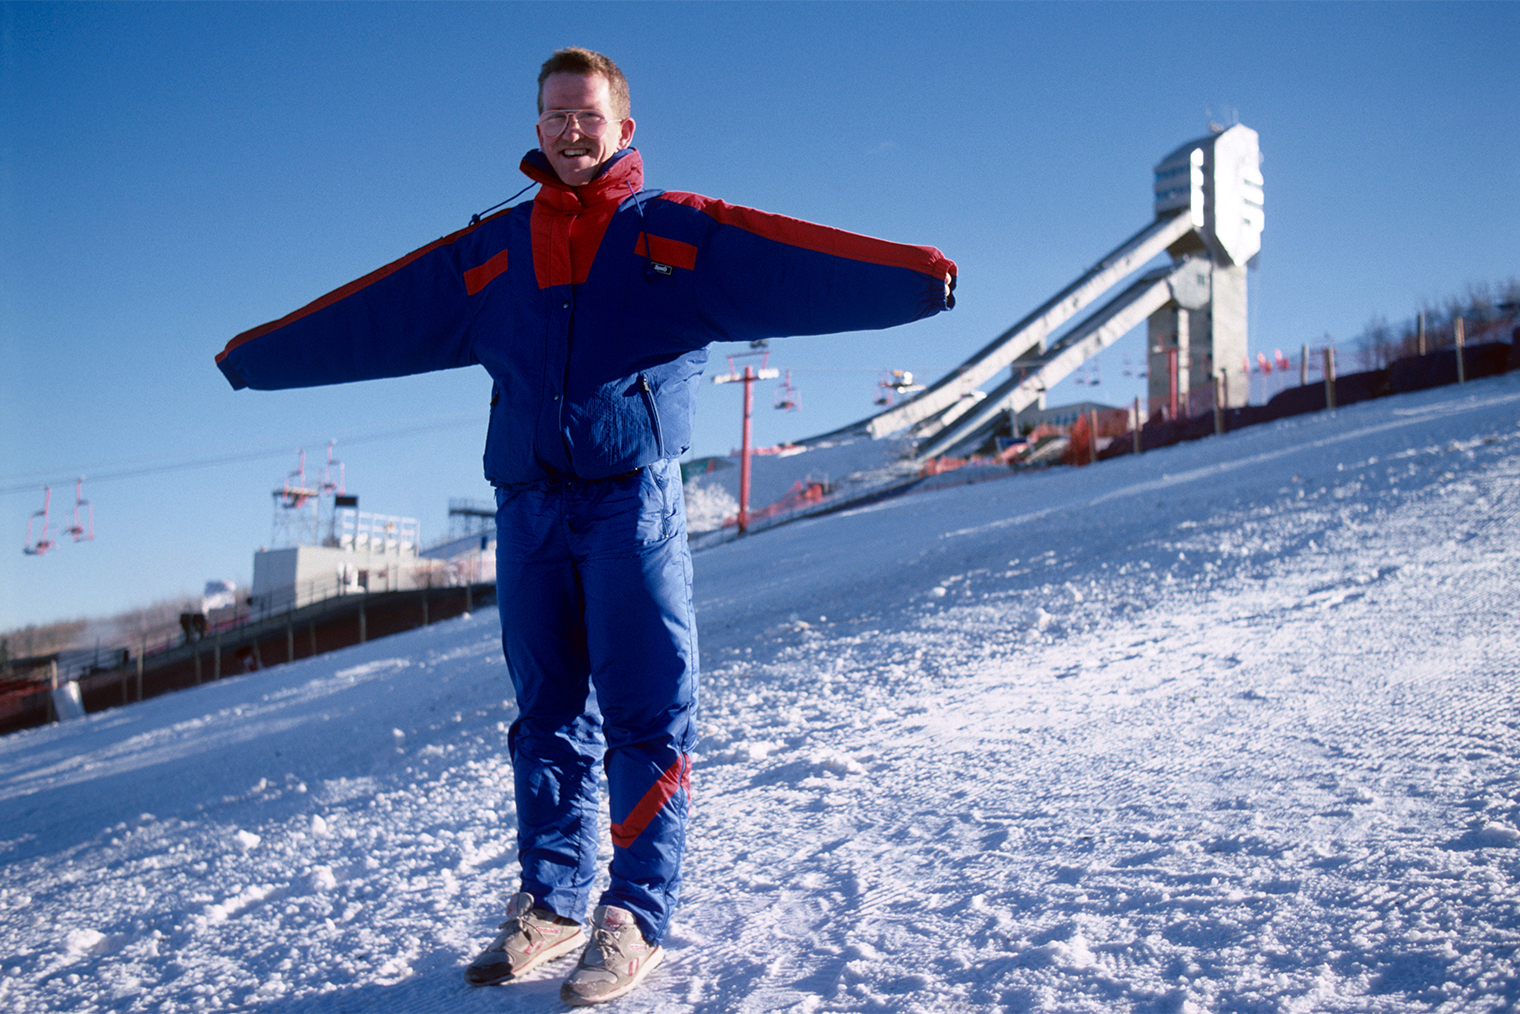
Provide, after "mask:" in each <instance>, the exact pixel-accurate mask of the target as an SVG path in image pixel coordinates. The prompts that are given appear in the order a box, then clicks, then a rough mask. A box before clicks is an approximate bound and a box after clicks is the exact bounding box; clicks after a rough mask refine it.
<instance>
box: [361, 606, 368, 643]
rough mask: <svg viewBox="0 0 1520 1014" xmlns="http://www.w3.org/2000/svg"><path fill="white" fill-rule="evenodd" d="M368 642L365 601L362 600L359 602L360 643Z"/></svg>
mask: <svg viewBox="0 0 1520 1014" xmlns="http://www.w3.org/2000/svg"><path fill="white" fill-rule="evenodd" d="M367 640H368V637H367V636H366V631H365V623H364V600H363V599H362V598H361V599H360V600H359V643H360V644H363V643H364V642H365V641H367Z"/></svg>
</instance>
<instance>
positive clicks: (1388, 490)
mask: <svg viewBox="0 0 1520 1014" xmlns="http://www.w3.org/2000/svg"><path fill="white" fill-rule="evenodd" d="M1517 424H1520V375H1512V376H1508V377H1501V378H1495V379H1491V380H1485V381H1482V382H1480V383H1474V384H1469V385H1467V386H1465V387H1462V388H1449V389H1445V390H1439V391H1430V392H1425V393H1422V394H1416V395H1406V396H1402V397H1398V398H1392V399H1386V400H1383V401H1378V402H1372V403H1366V404H1362V405H1356V406H1352V407H1351V408H1349V409H1344V410H1341V411H1339V412H1336V413H1320V414H1316V415H1309V416H1301V417H1297V418H1294V419H1289V420H1285V421H1282V422H1280V423H1277V424H1274V425H1270V426H1261V427H1256V428H1252V429H1249V430H1244V431H1241V432H1239V433H1234V434H1230V435H1228V436H1225V437H1223V438H1216V439H1209V440H1204V441H1199V442H1196V443H1192V444H1185V445H1182V446H1179V447H1175V448H1171V449H1167V450H1163V451H1158V452H1153V453H1149V454H1146V455H1144V456H1142V457H1139V458H1134V457H1130V458H1124V459H1120V460H1116V461H1112V462H1108V463H1104V464H1101V465H1098V466H1094V467H1090V468H1086V469H1081V470H1074V469H1055V470H1051V471H1049V472H1047V473H1044V474H1035V475H1020V476H1017V477H1015V478H1010V479H1006V480H1001V481H995V482H985V483H981V484H978V485H972V486H964V487H958V488H950V489H943V490H940V491H936V492H928V493H920V494H913V495H909V496H905V497H902V498H900V499H897V500H893V501H888V502H884V503H880V504H876V505H874V506H871V507H869V508H864V509H859V510H856V511H853V512H846V513H842V514H837V515H832V516H828V517H823V518H818V519H814V520H811V521H806V522H801V523H797V524H794V525H789V526H786V527H783V528H780V529H776V530H774V531H771V532H767V533H765V534H763V535H760V536H757V537H753V538H750V539H746V540H741V541H738V542H732V543H729V544H726V545H722V546H719V547H717V548H714V549H711V550H708V551H705V552H702V553H700V554H698V556H697V589H698V599H699V609H700V614H699V615H700V619H701V622H702V625H703V626H702V637H703V641H702V647H703V657H704V664H705V667H706V674H705V676H704V687H705V697H704V702H703V707H704V712H703V726H704V729H705V739H704V740H703V742H702V744H701V749H700V758H699V762H698V766H697V773H696V783H695V791H696V804H697V808H696V816H695V821H694V826H693V836H692V841H691V849H690V862H689V869H688V876H687V884H688V891H687V897H686V901H685V904H684V906H683V908H682V910H681V912H680V914H679V915H678V916H677V920H676V925H675V928H674V930H673V933H672V936H671V938H670V939H669V941H668V945H669V960H668V961H667V963H666V964H665V965H664V967H663V968H662V969H661V970H659V971H657V972H656V973H655V974H654V975H653V976H652V977H651V979H650V980H649V982H648V984H647V986H646V987H645V988H643V989H642V990H640V991H639V992H637V993H635V994H633V995H631V996H629V997H628V998H626V999H625V1000H623V1001H619V1003H618V1005H617V1009H619V1010H623V1011H677V1012H679V1011H742V1012H760V1011H820V1012H821V1011H841V1012H845V1011H925V1012H930V1011H934V1012H939V1011H1009V1012H1013V1011H1049V1012H1082V1011H1092V1012H1100V1011H1101V1012H1116V1011H1117V1012H1123V1011H1195V1012H1198V1011H1209V1012H1234V1011H1273V1012H1279V1011H1280V1012H1290V1011H1300V1012H1311V1011H1312V1012H1335V1011H1375V1012H1395V1011H1398V1012H1404V1011H1450V1012H1458V1011H1461V1012H1473V1011H1499V1010H1507V1009H1511V1008H1512V1007H1513V1006H1514V1005H1515V1004H1516V1003H1517V1002H1520V979H1517V962H1516V948H1517V946H1520V883H1517V874H1520V801H1517V795H1520V761H1517V758H1520V731H1517V725H1520V711H1517V708H1516V698H1517V690H1520V637H1517V631H1516V623H1517V609H1520V582H1517V580H1516V577H1515V575H1516V573H1517V570H1520V538H1517V537H1516V524H1517V508H1520V484H1517V483H1520V425H1517ZM495 626H496V620H495V614H494V613H486V612H482V613H479V614H477V615H475V616H473V617H469V618H466V619H463V620H456V621H451V622H448V623H443V624H439V625H436V626H434V627H431V628H428V629H424V630H419V631H414V632H412V633H409V634H404V635H400V636H397V637H393V638H390V639H387V640H384V641H378V642H374V643H371V644H368V645H364V646H361V647H357V648H353V649H350V650H347V651H343V652H340V653H336V654H332V655H327V656H322V657H319V658H315V659H311V660H307V661H304V662H299V663H296V664H293V665H289V666H284V667H280V668H277V669H271V670H268V671H265V672H262V673H258V674H255V675H252V676H248V677H244V678H241V679H237V680H229V681H226V682H223V683H220V684H216V685H212V686H207V687H204V688H201V689H199V690H196V691H193V692H185V693H180V694H176V695H172V696H168V697H163V698H159V699H156V700H152V701H149V702H147V703H145V704H142V705H139V706H135V707H131V708H127V709H122V710H117V711H112V712H108V713H103V714H99V715H95V716H91V717H90V718H88V719H86V720H84V721H79V722H74V723H70V724H68V725H64V726H56V727H52V728H47V729H38V730H32V731H28V732H24V733H19V734H16V735H13V736H10V737H7V738H5V739H4V740H0V839H3V840H0V863H3V865H0V1006H3V1007H4V1009H6V1010H10V1011H16V1012H32V1011H44V1010H69V1011H106V1010H113V1011H166V1012H182V1011H201V1010H205V1011H213V1010H231V1009H237V1010H248V1011H259V1012H264V1011H268V1012H274V1011H279V1012H285V1011H493V1012H509V1014H510V1012H528V1011H545V1010H557V1009H560V1007H559V1003H558V1000H557V999H556V991H557V986H558V980H559V977H560V976H561V975H562V974H563V973H564V971H566V969H567V967H568V962H565V963H562V964H560V965H556V966H551V967H549V968H546V969H543V970H541V971H540V972H539V973H537V974H535V975H533V976H532V977H531V978H530V980H529V981H526V982H523V983H519V984H516V985H512V986H507V987H501V988H492V989H486V990H471V989H470V988H468V987H466V986H465V985H464V983H463V981H462V978H461V975H460V970H461V968H462V966H463V965H464V963H466V962H467V961H468V960H469V959H470V958H471V957H472V956H473V954H474V953H475V951H476V950H477V948H478V947H479V946H480V945H481V944H483V943H484V942H485V941H487V940H488V939H489V938H490V937H491V936H492V933H493V927H494V925H495V923H496V922H497V921H498V919H499V918H500V916H501V911H502V906H503V903H504V901H505V899H506V897H507V895H508V894H509V893H510V892H511V891H512V890H513V887H514V873H513V858H512V856H513V835H512V830H511V828H512V826H513V815H512V801H511V795H510V778H509V773H508V771H507V770H506V765H505V763H504V761H503V760H502V752H503V738H504V731H505V729H506V728H507V725H508V723H509V722H510V721H511V720H512V717H513V704H512V702H511V699H510V697H511V694H510V690H509V688H508V684H507V680H506V676H505V672H504V668H503V664H502V662H501V660H500V657H499V655H498V650H497V646H496V631H495Z"/></svg>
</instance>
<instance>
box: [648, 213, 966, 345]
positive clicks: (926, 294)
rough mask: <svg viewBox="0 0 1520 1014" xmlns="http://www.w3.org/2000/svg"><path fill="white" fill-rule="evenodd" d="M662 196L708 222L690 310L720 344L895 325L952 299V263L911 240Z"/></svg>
mask: <svg viewBox="0 0 1520 1014" xmlns="http://www.w3.org/2000/svg"><path fill="white" fill-rule="evenodd" d="M661 196H662V198H663V199H665V200H669V201H674V202H676V203H678V204H681V205H683V206H685V207H687V208H691V209H693V210H695V211H698V212H700V213H701V214H702V215H703V216H704V218H705V219H706V220H707V221H706V222H705V223H704V224H705V226H706V228H704V229H703V230H702V232H703V235H702V238H701V239H700V241H699V242H698V243H697V244H696V245H697V250H696V252H695V255H694V267H695V268H696V270H695V272H694V275H695V277H694V281H695V283H696V284H695V289H696V300H697V307H696V310H697V314H698V316H699V318H700V319H701V320H702V322H703V324H704V325H705V326H706V327H707V328H708V329H710V330H711V331H712V332H713V333H714V334H715V335H716V336H717V338H718V340H722V341H754V340H757V339H760V338H777V337H783V336H787V335H812V334H833V333H837V332H840V331H863V330H873V329H877V328H887V327H894V326H896V325H898V324H906V323H908V322H910V321H915V320H919V319H921V318H924V317H929V316H932V315H933V314H936V313H939V312H940V311H941V310H947V309H950V308H951V307H953V306H954V305H955V297H954V296H953V295H950V296H948V298H947V295H946V291H945V282H946V279H947V278H948V279H950V280H951V282H952V285H953V282H954V278H955V274H956V267H955V262H954V261H952V260H950V259H949V258H948V257H946V256H945V255H944V254H942V253H940V252H939V251H938V250H936V249H935V248H934V247H931V246H912V245H909V244H906V243H892V242H888V241H887V240H882V239H874V238H872V237H870V236H862V235H860V234H859V233H853V232H846V231H844V230H842V229H833V228H830V227H828V226H823V225H815V224H813V223H812V222H805V221H802V220H800V219H796V218H788V217H786V216H784V215H774V214H770V213H769V212H764V211H756V210H755V209H753V208H745V207H740V206H738V205H733V204H728V203H726V202H724V201H718V200H714V199H713V198H710V197H703V196H701V195H699V194H688V193H675V192H670V191H667V192H665V193H664V194H663V195H661Z"/></svg>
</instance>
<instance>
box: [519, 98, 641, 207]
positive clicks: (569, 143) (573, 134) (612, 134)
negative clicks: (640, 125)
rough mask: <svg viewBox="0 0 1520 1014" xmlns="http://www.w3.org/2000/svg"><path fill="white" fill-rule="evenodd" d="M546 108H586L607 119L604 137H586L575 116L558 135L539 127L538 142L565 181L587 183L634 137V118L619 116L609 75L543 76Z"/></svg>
mask: <svg viewBox="0 0 1520 1014" xmlns="http://www.w3.org/2000/svg"><path fill="white" fill-rule="evenodd" d="M541 94H542V97H543V107H544V112H546V113H548V112H552V111H554V110H556V109H586V110H593V111H595V112H598V113H600V114H601V115H602V116H604V117H606V119H607V130H606V132H605V133H604V134H602V136H601V137H587V136H586V135H585V134H584V133H582V132H581V127H580V121H579V120H577V119H572V120H571V121H570V122H569V124H568V125H566V127H565V129H564V130H563V131H561V132H560V133H559V134H558V135H557V136H555V137H548V136H545V130H544V128H543V127H542V126H539V127H538V146H539V148H541V149H542V150H543V153H544V154H545V155H546V156H548V158H549V165H551V166H553V168H554V171H555V173H557V174H558V175H559V178H560V179H561V180H562V181H564V182H565V183H566V184H568V185H569V186H572V187H581V186H585V185H586V184H587V183H590V182H591V181H592V180H593V179H595V178H596V174H597V173H599V172H600V171H601V169H602V166H603V165H605V164H606V162H607V160H608V159H609V158H611V157H612V156H613V155H616V154H617V153H618V152H619V151H621V150H622V149H624V148H626V147H628V143H629V142H630V141H632V140H633V119H632V118H631V117H630V118H628V119H624V120H619V119H617V114H616V112H615V111H614V110H613V108H612V95H611V92H610V91H609V89H608V87H607V79H606V78H604V77H602V75H600V74H573V73H571V72H569V71H560V72H558V73H555V74H550V75H549V76H548V77H547V78H545V79H544V88H543V92H542V93H541Z"/></svg>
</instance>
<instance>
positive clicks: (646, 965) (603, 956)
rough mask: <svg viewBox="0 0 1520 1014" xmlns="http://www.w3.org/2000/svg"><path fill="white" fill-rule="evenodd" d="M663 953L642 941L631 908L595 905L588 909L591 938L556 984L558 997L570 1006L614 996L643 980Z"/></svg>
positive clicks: (663, 955)
mask: <svg viewBox="0 0 1520 1014" xmlns="http://www.w3.org/2000/svg"><path fill="white" fill-rule="evenodd" d="M664 957H665V952H664V951H662V950H660V948H659V946H658V945H656V946H650V945H649V944H647V943H645V942H644V935H643V933H641V932H639V926H638V923H636V922H634V921H633V913H632V912H629V911H628V910H627V909H624V908H618V907H617V906H615V905H598V906H597V907H596V909H595V911H593V912H592V913H591V942H590V943H589V944H587V945H586V950H585V951H584V952H583V953H582V954H581V962H580V964H579V965H577V966H575V971H573V972H571V973H570V977H569V978H568V979H566V980H565V984H564V985H563V986H561V987H560V988H559V998H560V999H561V1000H563V1001H564V1002H565V1003H567V1004H569V1005H570V1006H572V1007H587V1006H590V1005H591V1004H594V1003H606V1002H607V1001H608V1000H616V999H617V998H618V997H620V996H622V995H623V994H625V993H627V992H629V991H630V990H632V989H633V987H635V986H637V985H638V984H639V983H641V982H643V981H644V976H646V975H648V974H649V973H650V972H651V971H653V970H654V968H655V966H657V965H658V964H659V963H660V962H661V961H662V960H663V959H664Z"/></svg>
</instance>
